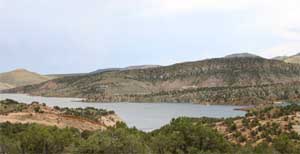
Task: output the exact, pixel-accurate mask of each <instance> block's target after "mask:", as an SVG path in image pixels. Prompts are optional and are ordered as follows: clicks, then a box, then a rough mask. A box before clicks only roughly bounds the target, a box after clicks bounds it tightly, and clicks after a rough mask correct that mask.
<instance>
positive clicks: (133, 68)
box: [90, 65, 161, 74]
mask: <svg viewBox="0 0 300 154" xmlns="http://www.w3.org/2000/svg"><path fill="white" fill-rule="evenodd" d="M156 67H161V66H160V65H137V66H128V67H125V68H106V69H99V70H96V71H93V72H91V73H90V74H97V73H103V72H111V71H126V70H136V69H148V68H156Z"/></svg>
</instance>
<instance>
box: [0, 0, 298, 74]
mask: <svg viewBox="0 0 300 154" xmlns="http://www.w3.org/2000/svg"><path fill="white" fill-rule="evenodd" d="M299 8H300V2H299V1H298V0H284V1H282V0H278V1H274V0H0V54H1V57H0V72H3V71H9V70H12V69H15V68H26V69H29V70H32V71H36V72H40V73H70V72H89V71H93V70H95V69H99V68H106V67H124V66H128V65H140V64H160V65H168V64H172V63H176V62H182V61H191V60H200V59H204V58H210V57H221V56H224V55H226V54H230V53H236V52H251V53H255V54H259V55H261V56H265V57H273V56H278V55H291V54H295V53H297V52H300V20H299V19H300V16H299V15H300V9H299Z"/></svg>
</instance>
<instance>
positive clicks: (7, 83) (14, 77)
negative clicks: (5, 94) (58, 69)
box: [0, 69, 51, 90]
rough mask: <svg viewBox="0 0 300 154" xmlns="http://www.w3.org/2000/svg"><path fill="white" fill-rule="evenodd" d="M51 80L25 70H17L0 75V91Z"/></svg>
mask: <svg viewBox="0 0 300 154" xmlns="http://www.w3.org/2000/svg"><path fill="white" fill-rule="evenodd" d="M49 79H51V78H50V77H46V76H43V75H40V74H37V73H34V72H30V71H28V70H25V69H17V70H14V71H11V72H6V73H0V89H2V90H3V89H8V88H13V87H19V86H25V85H32V84H37V83H41V82H44V81H47V80H49Z"/></svg>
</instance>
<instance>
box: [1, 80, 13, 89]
mask: <svg viewBox="0 0 300 154" xmlns="http://www.w3.org/2000/svg"><path fill="white" fill-rule="evenodd" d="M14 87H15V86H13V85H9V84H7V83H1V82H0V90H4V89H11V88H14Z"/></svg>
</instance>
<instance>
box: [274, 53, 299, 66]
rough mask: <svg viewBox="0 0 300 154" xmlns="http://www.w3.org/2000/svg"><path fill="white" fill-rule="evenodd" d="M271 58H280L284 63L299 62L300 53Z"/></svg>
mask: <svg viewBox="0 0 300 154" xmlns="http://www.w3.org/2000/svg"><path fill="white" fill-rule="evenodd" d="M273 59H276V60H281V61H284V62H286V63H293V64H300V53H298V54H296V55H293V56H280V57H274V58H273Z"/></svg>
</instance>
